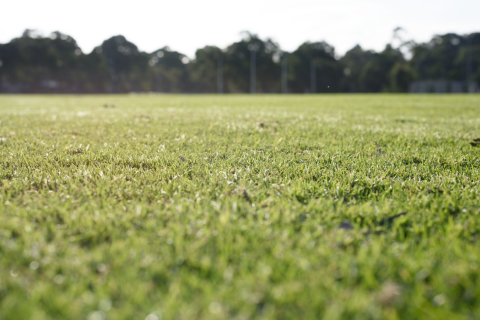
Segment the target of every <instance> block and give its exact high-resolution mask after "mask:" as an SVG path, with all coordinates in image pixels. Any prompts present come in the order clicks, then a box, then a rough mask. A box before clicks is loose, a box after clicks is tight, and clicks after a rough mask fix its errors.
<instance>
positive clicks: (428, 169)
mask: <svg viewBox="0 0 480 320" xmlns="http://www.w3.org/2000/svg"><path fill="white" fill-rule="evenodd" d="M475 138H480V95H315V96H313V95H295V96H281V95H259V96H247V95H238V96H236V95H224V96H214V95H190V96H186V95H185V96H175V95H123V96H101V95H99V96H74V95H66V96H60V95H57V96H48V95H45V96H27V95H11V96H0V318H1V319H91V320H102V319H142V320H143V319H146V320H160V319H322V318H323V319H479V318H480V234H479V231H480V195H479V191H480V186H479V183H480V173H479V169H480V148H478V147H472V146H471V145H470V142H471V141H472V140H473V139H475Z"/></svg>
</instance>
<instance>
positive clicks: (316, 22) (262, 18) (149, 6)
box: [0, 0, 480, 93]
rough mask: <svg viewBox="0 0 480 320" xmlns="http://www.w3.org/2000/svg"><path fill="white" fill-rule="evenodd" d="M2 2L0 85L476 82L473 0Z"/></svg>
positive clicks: (295, 87) (453, 85) (116, 88)
mask: <svg viewBox="0 0 480 320" xmlns="http://www.w3.org/2000/svg"><path fill="white" fill-rule="evenodd" d="M1 9H2V18H1V19H0V92H1V93H128V92H155V93H329V92H330V93H335V92H345V93H348V92H350V93H356V92H411V93H461V92H470V93H478V92H480V87H479V83H480V18H479V17H478V13H479V12H480V1H472V0H458V1H447V0H436V1H430V0H424V1H422V0H416V1H412V0H404V1H391V0H382V1H380V0H357V1H353V0H338V1H334V2H333V1H331V2H329V1H307V0H298V1H295V2H292V1H283V0H279V1H261V0H257V1H251V0H245V1H242V2H226V1H212V0H206V1H191V0H184V1H182V2H180V1H177V2H173V1H168V2H167V1H156V2H152V1H143V0H138V1H135V2H128V3H127V2H122V1H116V2H114V1H101V2H100V1H91V0H85V1H82V2H68V3H67V2H64V1H58V0H45V1H22V2H13V1H9V2H7V3H3V4H2V5H1ZM477 31H478V32H477Z"/></svg>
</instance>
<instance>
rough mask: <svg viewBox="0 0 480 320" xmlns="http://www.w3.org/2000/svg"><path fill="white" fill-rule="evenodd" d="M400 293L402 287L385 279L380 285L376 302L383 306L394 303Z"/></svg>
mask: <svg viewBox="0 0 480 320" xmlns="http://www.w3.org/2000/svg"><path fill="white" fill-rule="evenodd" d="M401 295H402V288H401V287H400V286H399V285H398V284H396V283H395V282H392V281H387V282H385V283H384V284H383V285H382V288H381V289H380V292H379V293H378V302H380V304H382V305H384V306H390V305H392V304H394V303H395V302H396V301H398V299H399V298H400V296H401Z"/></svg>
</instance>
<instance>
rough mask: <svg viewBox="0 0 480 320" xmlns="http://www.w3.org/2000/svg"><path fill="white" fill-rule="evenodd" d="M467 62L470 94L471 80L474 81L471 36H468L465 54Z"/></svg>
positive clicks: (468, 90) (467, 80) (467, 85)
mask: <svg viewBox="0 0 480 320" xmlns="http://www.w3.org/2000/svg"><path fill="white" fill-rule="evenodd" d="M465 60H466V61H465V62H466V64H467V65H466V69H467V74H466V77H467V78H466V81H465V83H466V87H467V88H466V91H467V92H470V80H471V79H472V51H471V48H470V36H467V48H466V52H465Z"/></svg>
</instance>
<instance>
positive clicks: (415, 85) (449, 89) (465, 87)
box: [408, 80, 480, 93]
mask: <svg viewBox="0 0 480 320" xmlns="http://www.w3.org/2000/svg"><path fill="white" fill-rule="evenodd" d="M408 92H410V93H462V92H469V93H480V86H479V85H478V83H476V82H473V81H472V82H469V83H467V82H466V81H447V80H422V81H414V82H412V83H411V84H410V86H409V89H408Z"/></svg>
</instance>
